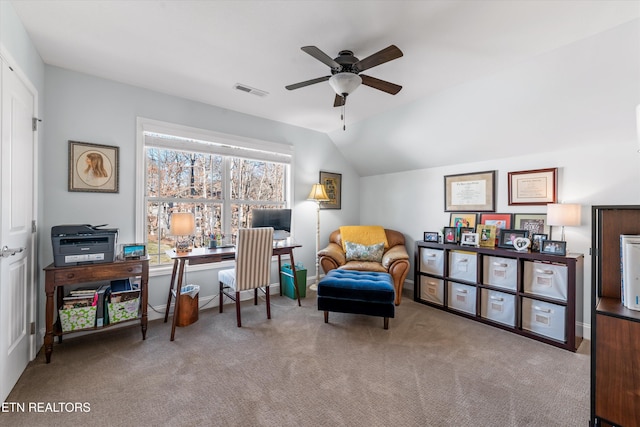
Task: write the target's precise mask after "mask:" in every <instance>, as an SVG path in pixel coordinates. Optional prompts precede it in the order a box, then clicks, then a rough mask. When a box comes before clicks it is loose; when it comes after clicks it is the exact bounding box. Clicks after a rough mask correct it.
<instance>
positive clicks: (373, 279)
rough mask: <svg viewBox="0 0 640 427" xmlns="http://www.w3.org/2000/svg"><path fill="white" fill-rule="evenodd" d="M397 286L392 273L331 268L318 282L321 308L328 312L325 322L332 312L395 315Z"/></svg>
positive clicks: (386, 325) (319, 305) (387, 319)
mask: <svg viewBox="0 0 640 427" xmlns="http://www.w3.org/2000/svg"><path fill="white" fill-rule="evenodd" d="M394 300H395V289H394V287H393V279H392V278H391V275H390V274H388V273H378V272H369V271H356V270H340V269H336V270H331V271H330V272H329V273H327V274H326V275H325V276H324V277H323V278H322V280H320V282H319V283H318V310H323V311H324V323H329V312H330V311H333V312H338V313H353V314H366V315H369V316H378V317H384V328H385V329H389V318H390V317H394V316H395V305H394V303H393V302H394Z"/></svg>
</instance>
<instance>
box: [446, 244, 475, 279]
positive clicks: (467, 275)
mask: <svg viewBox="0 0 640 427" xmlns="http://www.w3.org/2000/svg"><path fill="white" fill-rule="evenodd" d="M477 259H478V258H477V256H476V253H475V252H464V251H451V252H449V277H451V278H452V279H458V280H465V281H467V282H476V281H477V280H476V279H477V270H478V267H477V266H478V263H477Z"/></svg>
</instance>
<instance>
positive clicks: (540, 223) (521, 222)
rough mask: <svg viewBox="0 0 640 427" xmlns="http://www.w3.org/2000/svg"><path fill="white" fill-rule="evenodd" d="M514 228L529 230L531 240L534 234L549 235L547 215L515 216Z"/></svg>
mask: <svg viewBox="0 0 640 427" xmlns="http://www.w3.org/2000/svg"><path fill="white" fill-rule="evenodd" d="M513 228H517V229H518V230H528V231H529V236H528V237H529V238H531V237H532V236H533V235H534V234H549V226H548V225H547V214H522V213H517V214H514V215H513Z"/></svg>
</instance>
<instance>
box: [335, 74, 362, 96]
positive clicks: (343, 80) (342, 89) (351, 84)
mask: <svg viewBox="0 0 640 427" xmlns="http://www.w3.org/2000/svg"><path fill="white" fill-rule="evenodd" d="M361 83H362V77H360V76H359V75H357V74H354V73H348V72H343V73H337V74H334V75H333V76H331V78H330V79H329V84H330V85H331V87H332V88H333V90H334V91H335V92H336V93H337V94H338V95H340V96H345V95H349V94H350V93H351V92H353V91H354V90H356V89H357V88H358V86H360V84H361Z"/></svg>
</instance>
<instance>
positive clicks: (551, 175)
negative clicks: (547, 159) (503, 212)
mask: <svg viewBox="0 0 640 427" xmlns="http://www.w3.org/2000/svg"><path fill="white" fill-rule="evenodd" d="M508 185H509V205H510V206H512V205H546V204H548V203H556V202H557V200H558V199H557V188H558V168H550V169H535V170H528V171H519V172H509V173H508Z"/></svg>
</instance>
